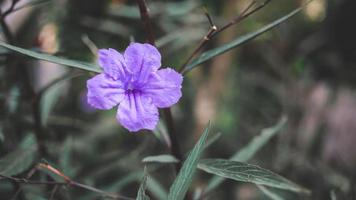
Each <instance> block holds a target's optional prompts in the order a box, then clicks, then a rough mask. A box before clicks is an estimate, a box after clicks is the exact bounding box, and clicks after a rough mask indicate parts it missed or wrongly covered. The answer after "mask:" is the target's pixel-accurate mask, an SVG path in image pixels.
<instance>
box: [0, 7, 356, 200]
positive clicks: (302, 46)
mask: <svg viewBox="0 0 356 200" xmlns="http://www.w3.org/2000/svg"><path fill="white" fill-rule="evenodd" d="M147 3H148V7H149V8H150V15H151V18H152V19H151V20H152V25H153V27H154V29H153V31H154V36H155V39H156V44H157V46H158V47H159V49H160V52H161V53H162V58H163V61H162V63H163V66H168V67H171V68H175V69H178V68H179V67H180V66H181V65H182V64H183V63H184V61H185V60H186V59H187V58H188V56H189V55H190V54H191V53H192V52H193V50H194V48H195V47H196V46H197V44H198V43H199V41H200V40H201V39H202V38H203V37H204V35H205V34H206V33H207V31H208V30H209V23H208V20H207V18H206V17H205V15H204V11H203V7H205V8H206V10H207V11H208V12H209V14H210V15H211V16H212V18H213V21H214V23H215V24H216V25H217V26H218V27H221V26H222V25H223V24H225V23H226V22H228V21H229V20H231V19H232V18H234V17H235V16H237V15H238V14H239V13H240V12H241V11H242V10H243V9H244V8H245V7H246V6H247V5H248V3H250V1H249V0H221V1H216V0H215V1H214V0H182V1H178V0H177V1H173V0H170V1H169V0H152V1H151V0H150V1H147ZM10 4H11V1H1V8H2V10H3V11H4V10H6V9H7V8H8V7H9V6H10ZM302 4H303V2H302V1H299V0H272V1H271V2H270V3H269V4H268V5H267V6H266V7H264V8H263V9H261V10H260V11H258V12H256V13H254V14H253V15H251V16H250V17H248V18H247V19H245V20H244V21H243V22H241V23H239V24H237V25H235V26H233V27H231V28H230V29H228V30H226V31H224V32H222V33H221V34H219V35H218V36H217V37H216V38H214V39H213V40H211V41H209V42H208V45H207V46H205V48H204V50H208V49H212V48H215V47H218V46H221V45H223V44H226V43H228V42H229V41H231V40H233V39H235V38H237V37H239V36H241V35H243V34H246V33H249V32H252V31H255V30H257V29H259V28H260V27H262V26H263V25H265V24H268V23H270V22H272V21H274V20H276V19H278V18H280V17H282V16H284V15H286V14H287V13H289V12H290V11H292V10H293V9H295V8H297V7H299V6H301V5H302ZM22 5H26V6H25V8H22V9H19V10H17V11H16V12H13V13H11V14H10V15H9V16H8V17H7V18H6V22H7V24H8V26H9V29H10V31H11V32H12V33H13V36H14V38H13V42H12V43H13V44H15V45H17V46H20V47H25V48H28V49H32V50H39V51H43V52H46V53H51V54H55V55H58V56H62V57H66V58H73V59H78V60H83V61H89V62H95V60H96V54H95V53H96V50H97V49H98V48H109V47H110V48H115V49H118V50H119V51H123V50H124V49H125V48H126V46H127V45H128V44H129V43H130V41H137V42H145V41H146V39H145V38H146V34H145V30H144V28H143V27H144V26H143V23H142V21H141V20H140V13H139V11H138V8H137V5H136V1H129V0H126V1H125V0H111V1H109V0H106V1H103V0H52V1H50V0H45V1H35V0H32V1H30V0H29V1H26V0H20V1H19V2H18V4H17V6H18V7H21V6H22ZM355 10H356V2H355V1H353V0H338V1H336V0H314V1H312V2H311V3H310V4H308V5H307V6H306V7H305V8H304V9H303V11H302V12H300V13H299V14H298V15H296V16H295V17H293V18H291V19H290V20H288V21H287V22H285V23H283V24H281V25H280V26H278V27H277V28H275V29H273V30H272V31H269V32H267V33H264V34H263V35H261V36H259V37H258V38H256V39H254V40H253V41H251V42H249V43H247V44H245V45H243V46H241V47H239V48H236V49H234V50H232V51H229V52H227V53H225V54H223V55H220V56H218V57H215V58H214V59H212V60H209V61H208V62H205V63H204V64H202V65H201V66H200V67H198V68H195V69H194V70H193V71H191V72H190V73H188V74H187V76H185V78H184V84H183V97H182V99H181V100H180V102H179V103H178V104H177V105H175V106H174V107H173V108H172V112H173V117H174V119H175V126H176V129H177V131H176V132H177V137H178V140H179V143H180V144H181V147H182V151H183V152H184V154H186V153H187V152H188V151H189V150H190V149H191V148H192V147H193V145H194V144H195V142H196V141H197V139H198V138H199V137H200V134H201V133H202V130H203V128H204V127H205V125H206V124H207V122H208V121H209V120H210V121H211V122H212V124H213V125H212V127H213V128H212V129H213V130H212V132H213V133H217V132H220V133H221V134H222V135H221V137H220V138H219V140H217V141H216V142H215V143H213V144H212V145H211V146H210V147H209V148H208V149H206V151H205V152H204V157H209V158H215V157H216V158H229V157H230V156H231V155H233V154H234V153H235V152H237V151H238V150H239V149H241V148H242V147H244V146H245V145H246V144H247V143H248V142H249V141H250V140H251V139H252V138H254V136H257V135H259V134H260V132H261V130H262V129H264V128H266V127H271V126H273V125H274V124H276V123H277V122H278V121H279V120H280V118H281V117H282V116H286V117H287V118H288V122H287V124H286V126H285V127H284V128H283V130H282V131H281V132H280V133H278V134H277V136H276V137H274V138H272V140H271V141H269V143H268V144H267V145H266V146H265V147H263V148H262V149H261V150H260V151H259V152H258V154H257V155H256V156H254V157H253V159H251V160H250V161H249V163H254V164H258V165H259V166H262V167H264V168H267V169H270V170H272V171H274V172H278V173H279V174H281V175H283V176H285V177H287V178H288V179H290V180H293V181H294V182H296V183H298V184H300V185H303V186H304V187H306V188H308V189H310V190H311V191H312V193H311V195H310V196H305V195H295V194H293V193H286V192H283V193H282V192H281V191H276V193H278V194H279V195H281V196H282V197H284V198H285V199H321V200H324V199H355V198H356V186H355V181H356V177H355V175H356V174H355V167H356V148H355V145H354V144H355V143H356V96H355V89H354V88H355V83H356V82H355V81H356V73H355V72H356V71H355V64H356V39H355V36H356V27H355V24H354V23H355V19H356V12H355ZM2 32H4V30H3V29H2ZM4 39H6V37H3V39H2V40H4ZM0 54H1V55H0V58H1V59H0V62H1V63H0V64H1V66H0V113H1V115H0V117H1V118H0V119H1V121H0V155H1V157H3V156H4V155H6V154H8V153H10V152H14V151H15V150H16V149H18V148H20V146H21V145H25V144H24V143H26V142H28V140H29V141H30V142H31V140H34V138H33V137H35V136H36V135H37V138H36V139H37V141H38V139H40V141H42V144H41V145H42V148H43V149H41V150H40V151H39V153H38V154H37V155H36V157H35V159H34V160H33V161H30V162H31V163H32V165H35V163H37V162H39V161H41V159H42V158H44V159H45V160H46V161H47V162H49V163H51V164H52V165H53V166H56V167H57V168H58V169H60V170H61V171H62V172H63V173H64V174H66V175H67V176H69V177H71V178H73V179H74V180H77V181H80V182H82V183H85V184H89V185H93V186H95V187H97V188H100V189H103V190H105V191H109V192H119V193H120V194H124V195H126V196H135V194H136V192H137V189H138V186H139V183H140V180H141V177H142V172H143V168H144V164H143V163H142V162H141V160H142V159H143V158H144V157H146V156H150V155H157V154H163V153H167V152H168V150H167V148H166V146H165V145H164V143H163V142H162V141H161V140H160V139H158V138H159V136H158V137H157V135H156V136H155V135H154V134H152V133H150V132H147V131H141V132H139V133H134V134H133V133H129V132H128V131H127V130H125V129H123V128H122V127H121V126H120V125H119V124H118V123H117V122H116V120H115V114H116V110H115V109H113V110H111V111H96V110H94V109H92V108H90V107H89V106H88V105H87V104H86V80H87V79H88V78H90V77H91V76H92V75H93V74H89V73H80V74H78V75H75V76H74V77H71V78H67V79H65V80H64V81H61V82H59V83H57V84H55V85H54V86H53V87H51V88H50V89H48V90H46V92H45V93H44V96H43V98H42V99H41V102H40V103H39V106H40V110H41V113H40V115H41V119H42V121H41V122H42V124H41V125H40V126H41V127H43V128H42V131H41V134H40V135H41V136H40V138H38V134H35V132H36V131H38V129H37V128H38V127H37V126H39V125H38V124H37V125H36V123H35V117H36V116H34V114H33V104H34V103H33V102H34V101H35V100H34V99H33V93H36V92H38V91H41V90H42V89H43V88H45V87H46V85H48V84H49V83H51V82H52V81H53V80H55V79H56V78H58V77H61V76H63V74H64V75H66V74H67V73H72V71H69V69H68V68H66V67H63V66H59V65H56V64H49V63H46V62H44V61H38V60H32V59H29V58H27V57H23V56H16V55H12V57H11V56H9V55H8V54H9V52H7V51H5V50H4V51H1V52H0ZM13 56H15V58H14V57H13ZM49 65H51V67H48V66H49ZM36 127H37V128H36ZM162 131H163V132H165V128H164V122H163V121H162V123H160V126H159V129H158V130H157V131H156V133H157V134H158V135H159V133H160V132H162ZM32 142H34V141H32ZM0 164H1V163H0ZM151 168H152V170H151V172H150V175H151V176H152V177H153V179H151V181H150V182H149V185H148V191H149V192H148V193H149V194H150V195H151V197H152V198H153V199H164V197H165V194H166V193H167V189H168V188H169V185H170V184H171V182H172V181H173V179H174V173H173V167H172V166H171V165H163V166H161V165H151ZM28 171H29V170H27V171H25V172H23V173H21V174H20V175H19V177H24V176H26V174H27V173H28ZM209 177H211V176H210V175H207V174H204V173H198V174H197V175H196V176H195V179H194V182H193V184H192V187H191V188H192V190H193V189H194V188H198V189H199V188H200V189H201V188H203V187H204V186H205V185H206V181H207V180H208V178H209ZM36 178H37V179H41V180H42V179H45V178H46V177H44V176H43V175H41V173H35V175H34V179H36ZM18 187H19V185H18V184H13V183H11V182H9V181H5V180H0V197H1V199H11V198H13V197H14V194H15V191H16V190H17V188H18ZM21 191H22V192H20V194H18V195H16V197H15V199H49V196H51V192H53V190H52V188H49V187H48V186H47V187H46V186H38V185H27V186H25V187H23V189H22V190H21ZM207 198H208V199H239V200H249V199H269V197H267V196H265V195H264V194H263V193H261V192H260V190H258V189H257V188H256V187H255V186H254V185H252V184H244V183H236V182H233V181H226V182H224V183H223V185H222V186H220V187H218V188H217V189H215V190H214V191H213V192H211V193H210V194H209V196H208V197H207ZM53 199H76V200H77V199H104V198H101V197H100V195H98V194H96V193H92V192H88V191H82V190H80V189H70V188H65V187H60V188H59V189H58V192H56V194H55V196H54V197H53Z"/></svg>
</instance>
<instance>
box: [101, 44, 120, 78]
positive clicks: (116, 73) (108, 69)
mask: <svg viewBox="0 0 356 200" xmlns="http://www.w3.org/2000/svg"><path fill="white" fill-rule="evenodd" d="M98 62H99V65H100V66H101V67H102V68H103V70H104V73H105V74H107V75H108V76H110V77H111V78H113V79H115V80H117V79H122V78H123V77H125V60H124V56H123V55H122V54H120V53H119V52H117V51H116V50H115V49H100V50H99V51H98Z"/></svg>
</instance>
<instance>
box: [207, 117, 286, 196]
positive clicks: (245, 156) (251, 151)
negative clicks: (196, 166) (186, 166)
mask: <svg viewBox="0 0 356 200" xmlns="http://www.w3.org/2000/svg"><path fill="white" fill-rule="evenodd" d="M286 122H287V118H286V117H282V118H281V120H280V121H279V122H278V123H277V124H276V125H274V126H273V127H270V128H265V129H263V130H262V131H261V134H260V135H258V136H256V137H254V138H253V139H252V140H251V142H249V143H248V144H247V145H246V146H245V147H244V148H242V149H241V150H239V151H238V152H236V153H235V154H234V155H233V156H232V157H231V158H230V160H234V161H240V162H246V161H248V160H250V159H251V158H252V157H253V156H254V155H255V154H256V153H257V152H258V151H259V150H260V149H261V148H262V147H264V146H265V145H266V144H267V143H268V142H269V141H270V139H271V138H272V137H273V136H275V135H276V134H277V133H279V132H280V131H281V130H282V128H283V127H284V125H285V124H286ZM224 180H225V179H224V178H221V177H219V176H214V177H213V178H211V180H210V181H209V183H208V186H207V188H206V190H205V192H209V191H211V190H213V189H215V188H216V187H218V186H219V185H220V184H221V183H222V182H223V181H224Z"/></svg>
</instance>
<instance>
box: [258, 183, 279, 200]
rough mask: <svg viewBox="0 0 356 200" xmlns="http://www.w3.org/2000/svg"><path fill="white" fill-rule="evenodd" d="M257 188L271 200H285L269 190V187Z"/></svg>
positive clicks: (260, 186)
mask: <svg viewBox="0 0 356 200" xmlns="http://www.w3.org/2000/svg"><path fill="white" fill-rule="evenodd" d="M256 186H257V187H258V189H260V190H261V192H263V194H265V195H266V196H267V197H269V198H270V199H272V200H284V198H282V197H281V196H279V195H278V194H276V193H274V192H273V191H271V190H269V189H268V188H267V187H265V186H263V185H256Z"/></svg>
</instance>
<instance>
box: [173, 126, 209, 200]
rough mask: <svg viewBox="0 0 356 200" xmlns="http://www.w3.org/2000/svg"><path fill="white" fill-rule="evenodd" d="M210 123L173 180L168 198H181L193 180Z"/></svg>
mask: <svg viewBox="0 0 356 200" xmlns="http://www.w3.org/2000/svg"><path fill="white" fill-rule="evenodd" d="M209 129H210V123H209V124H208V126H207V127H206V128H205V130H204V133H203V135H202V136H201V137H200V139H199V141H198V142H197V143H196V144H195V146H194V148H193V150H192V151H191V152H190V153H189V156H188V158H187V159H186V160H185V161H184V164H183V166H182V168H181V170H180V171H179V174H178V176H177V177H176V179H175V180H174V182H173V184H172V186H171V188H170V190H169V194H168V200H182V199H184V196H185V194H186V193H187V191H188V188H189V186H190V184H191V182H192V180H193V175H194V173H195V171H196V168H197V165H198V161H199V158H200V155H201V153H202V152H203V150H204V147H205V142H206V139H207V138H208V134H209Z"/></svg>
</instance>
